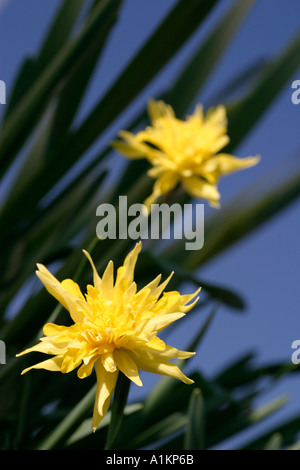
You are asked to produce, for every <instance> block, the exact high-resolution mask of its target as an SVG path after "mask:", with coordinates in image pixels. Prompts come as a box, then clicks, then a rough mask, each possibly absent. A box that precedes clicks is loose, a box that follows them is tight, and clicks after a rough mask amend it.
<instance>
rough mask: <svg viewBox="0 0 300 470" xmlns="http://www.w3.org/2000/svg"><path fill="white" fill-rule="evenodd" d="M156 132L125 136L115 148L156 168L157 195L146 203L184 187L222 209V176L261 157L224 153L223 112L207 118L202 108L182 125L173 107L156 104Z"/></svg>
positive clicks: (152, 171)
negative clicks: (220, 202)
mask: <svg viewBox="0 0 300 470" xmlns="http://www.w3.org/2000/svg"><path fill="white" fill-rule="evenodd" d="M148 113H149V117H150V120H151V124H152V125H151V126H149V127H147V128H146V129H145V130H142V131H140V132H138V133H137V134H136V135H134V134H132V133H130V132H127V131H121V132H120V133H119V135H120V137H121V138H122V139H123V140H120V141H115V142H113V143H112V145H113V146H114V147H115V148H116V149H117V150H118V151H119V152H120V153H122V154H124V155H125V156H126V157H128V158H130V159H136V158H146V159H147V160H148V161H149V163H150V164H151V165H152V168H151V169H150V170H149V171H148V174H149V176H151V177H153V178H156V181H155V183H154V187H153V192H152V194H151V196H150V197H149V198H147V199H146V201H145V205H146V207H147V209H148V211H149V209H150V207H151V204H153V203H155V202H156V201H157V199H158V198H159V197H160V196H163V195H166V194H167V193H168V192H169V191H171V190H172V189H174V188H175V187H176V186H177V185H178V183H181V184H182V186H183V188H184V189H185V191H186V192H187V193H188V194H189V195H190V196H192V197H195V198H201V199H206V200H208V201H209V203H210V205H212V206H215V207H219V200H220V194H219V192H218V189H217V182H218V180H219V178H220V176H223V175H226V174H228V173H232V172H233V171H237V170H241V169H244V168H248V167H251V166H253V165H256V164H257V163H258V161H259V157H258V156H255V157H248V158H244V159H240V158H237V157H234V156H232V155H228V154H226V153H218V152H220V150H221V149H222V148H223V147H225V146H226V145H227V144H228V142H229V137H228V135H227V134H226V132H227V118H226V109H225V107H224V106H217V107H216V108H211V109H210V110H208V112H207V113H206V115H205V116H204V114H203V109H202V106H200V105H198V106H197V107H196V109H195V112H194V114H193V115H192V116H190V117H188V118H187V120H186V121H182V120H180V119H177V118H176V116H175V113H174V111H173V109H172V107H171V106H170V105H167V104H165V103H164V102H163V101H154V100H150V102H149V105H148Z"/></svg>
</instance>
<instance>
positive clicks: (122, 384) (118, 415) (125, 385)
mask: <svg viewBox="0 0 300 470" xmlns="http://www.w3.org/2000/svg"><path fill="white" fill-rule="evenodd" d="M130 383H131V381H130V380H129V379H128V378H127V377H126V376H125V375H124V374H122V372H119V375H118V380H117V385H116V389H115V392H114V399H113V404H112V407H111V420H110V424H109V428H108V435H107V441H106V444H105V449H106V450H110V449H114V448H115V446H116V441H117V438H118V434H119V432H120V428H121V424H122V421H123V413H124V409H125V406H126V403H127V398H128V393H129V388H130Z"/></svg>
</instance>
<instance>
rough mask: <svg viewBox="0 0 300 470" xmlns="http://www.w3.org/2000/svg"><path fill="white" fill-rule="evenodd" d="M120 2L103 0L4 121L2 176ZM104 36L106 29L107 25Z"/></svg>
mask: <svg viewBox="0 0 300 470" xmlns="http://www.w3.org/2000/svg"><path fill="white" fill-rule="evenodd" d="M118 4H119V1H117V2H114V4H112V2H111V1H110V0H103V1H102V2H101V3H100V4H99V5H98V7H97V8H95V9H94V11H93V14H92V15H91V17H90V18H88V21H87V23H86V25H85V26H84V28H83V30H82V31H81V32H80V33H79V35H78V37H77V39H76V40H75V41H73V42H71V43H67V44H65V45H64V46H63V47H62V48H61V49H60V51H59V53H58V54H57V55H56V56H55V57H54V59H53V60H52V61H51V62H50V64H49V65H48V66H47V68H46V69H45V70H44V71H43V73H42V74H41V75H40V77H39V78H38V80H37V81H36V82H35V83H34V86H32V87H31V88H30V89H29V90H28V93H27V94H26V95H25V97H24V98H23V99H22V101H21V102H20V104H19V105H18V106H17V108H16V109H15V110H14V112H13V113H12V114H11V115H10V118H9V119H8V120H7V121H6V122H5V123H4V126H3V128H2V132H1V144H0V161H1V174H2V175H3V172H4V171H5V170H6V169H7V166H8V165H9V164H10V161H11V156H12V155H14V153H15V152H16V151H18V150H19V149H20V147H21V145H22V144H23V143H24V142H25V140H26V139H27V138H28V135H29V134H30V130H31V129H32V127H33V125H35V124H36V123H37V122H38V120H39V118H40V116H41V113H42V112H43V111H44V109H45V106H46V104H47V101H48V100H49V98H51V97H52V93H53V92H54V91H55V88H56V86H57V85H58V83H59V81H60V80H61V79H62V78H63V77H64V75H65V74H69V73H70V71H71V70H73V69H74V67H76V66H77V64H78V63H79V61H80V59H81V58H82V56H83V55H84V53H85V50H86V47H87V46H88V44H89V42H90V41H91V40H92V38H93V36H94V35H95V34H97V33H98V31H99V27H100V26H101V25H102V24H105V23H106V20H107V18H110V15H111V11H112V10H113V11H115V6H116V5H118ZM111 9H112V10H111ZM105 37H106V30H105V28H104V38H105Z"/></svg>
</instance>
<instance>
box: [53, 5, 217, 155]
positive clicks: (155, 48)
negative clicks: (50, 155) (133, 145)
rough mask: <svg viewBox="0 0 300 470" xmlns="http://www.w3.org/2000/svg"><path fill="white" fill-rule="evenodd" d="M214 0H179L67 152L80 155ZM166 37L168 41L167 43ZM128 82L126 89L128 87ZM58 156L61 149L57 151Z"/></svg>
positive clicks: (82, 125)
mask: <svg viewBox="0 0 300 470" xmlns="http://www.w3.org/2000/svg"><path fill="white" fill-rule="evenodd" d="M217 2H218V0H211V1H210V2H207V1H205V0H189V2H188V3H187V2H186V1H185V0H179V1H178V2H177V4H176V5H175V7H174V8H173V10H172V11H171V12H170V13H169V14H168V15H167V17H166V18H165V19H164V20H163V21H162V23H161V24H160V25H159V26H158V28H157V29H156V31H155V32H154V34H153V35H152V36H151V37H150V38H149V40H148V41H147V42H146V43H145V44H144V46H142V48H141V49H140V50H139V52H138V53H137V55H136V56H135V57H134V58H133V60H132V61H131V62H130V64H129V65H128V66H127V67H126V69H125V70H124V71H123V72H122V73H121V75H120V76H119V78H118V79H117V80H116V82H115V83H114V84H113V85H112V87H111V88H110V89H109V90H108V92H107V93H106V94H105V96H104V97H103V99H102V100H101V101H100V102H99V103H98V104H97V105H96V106H95V108H94V109H93V110H92V111H91V113H90V114H89V116H88V117H87V118H86V120H85V121H84V122H83V123H82V124H81V126H80V127H79V128H78V129H77V130H76V132H74V134H73V137H72V139H71V141H70V142H68V150H69V152H72V154H74V155H75V156H74V155H73V158H75V157H76V155H77V156H79V155H81V154H82V153H83V152H84V151H85V150H86V149H87V148H88V147H89V146H90V145H91V144H92V143H93V142H94V140H95V139H96V138H98V136H99V135H100V134H101V133H102V132H103V131H104V130H105V129H106V128H107V126H108V125H109V124H110V123H112V122H113V120H114V119H115V118H116V117H117V116H118V115H120V113H121V112H122V111H123V110H124V109H125V108H126V106H127V105H128V104H129V103H130V102H131V101H132V100H133V99H134V98H135V97H136V96H137V94H138V93H139V92H140V91H142V89H143V88H144V87H145V86H146V85H147V84H148V83H149V82H150V80H151V79H152V78H153V77H154V76H155V75H157V74H158V72H159V71H160V70H161V69H162V68H163V67H164V66H165V65H166V64H167V62H168V61H169V60H170V59H171V58H172V57H173V55H174V54H175V53H176V52H177V51H178V50H179V48H180V47H181V46H182V45H183V44H184V43H185V42H186V41H187V39H188V38H189V37H190V36H191V35H192V33H193V32H194V31H195V30H196V28H197V27H198V26H199V25H200V24H201V22H202V21H203V20H204V19H205V18H206V16H207V15H208V14H209V12H210V11H211V10H212V8H213V7H214V6H215V5H216V4H217ZM167 38H172V40H171V41H169V40H168V39H167ZM128 83H130V86H128ZM116 97H117V99H116ZM60 152H62V153H64V152H65V149H61V151H60Z"/></svg>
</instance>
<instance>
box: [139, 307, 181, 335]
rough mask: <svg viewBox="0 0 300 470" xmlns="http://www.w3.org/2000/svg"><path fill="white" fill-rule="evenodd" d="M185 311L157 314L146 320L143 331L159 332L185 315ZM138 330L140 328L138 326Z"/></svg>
mask: <svg viewBox="0 0 300 470" xmlns="http://www.w3.org/2000/svg"><path fill="white" fill-rule="evenodd" d="M184 316H185V313H182V312H175V313H168V314H164V315H156V316H155V317H153V318H150V320H148V321H147V322H146V324H145V325H143V331H144V332H145V333H148V332H159V331H161V330H163V329H164V328H166V327H167V326H169V325H170V324H171V323H173V322H174V321H176V320H179V319H180V318H182V317H184ZM137 331H139V329H138V328H137Z"/></svg>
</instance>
